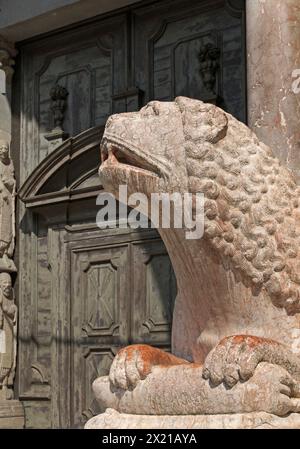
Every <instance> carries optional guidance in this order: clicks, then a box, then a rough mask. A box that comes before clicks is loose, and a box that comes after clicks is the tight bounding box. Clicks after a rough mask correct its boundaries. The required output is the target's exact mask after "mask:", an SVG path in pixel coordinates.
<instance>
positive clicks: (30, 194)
mask: <svg viewBox="0 0 300 449" xmlns="http://www.w3.org/2000/svg"><path fill="white" fill-rule="evenodd" d="M102 134H103V127H94V128H91V129H88V130H87V131H84V132H82V133H80V134H78V135H77V136H75V137H71V138H69V139H67V140H66V141H65V142H63V143H62V144H61V145H60V146H59V147H57V148H56V150H55V151H53V152H52V153H50V154H49V155H48V156H47V157H46V158H45V159H43V161H42V162H41V163H40V164H39V165H38V166H37V167H36V169H35V170H34V171H33V172H32V174H31V175H30V176H29V177H28V178H27V180H26V181H25V183H24V184H23V185H22V186H21V188H20V190H19V192H18V196H19V198H20V199H21V201H23V203H24V204H25V206H26V208H27V209H30V210H33V211H34V212H37V213H41V214H42V215H44V216H47V215H50V214H48V212H47V211H49V208H51V215H52V216H54V215H55V213H54V214H53V208H56V210H58V209H59V207H61V208H62V209H63V210H64V211H65V210H66V204H69V203H71V202H76V201H83V200H90V199H93V200H94V199H95V197H96V196H97V195H98V193H99V191H100V190H101V186H100V184H99V177H98V174H97V171H98V166H99V164H100V150H99V145H100V141H101V137H102ZM94 202H95V201H94Z"/></svg>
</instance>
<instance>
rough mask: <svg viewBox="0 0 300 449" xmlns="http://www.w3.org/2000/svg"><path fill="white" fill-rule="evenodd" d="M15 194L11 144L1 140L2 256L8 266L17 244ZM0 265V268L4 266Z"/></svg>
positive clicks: (0, 242)
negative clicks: (10, 152) (10, 153)
mask: <svg viewBox="0 0 300 449" xmlns="http://www.w3.org/2000/svg"><path fill="white" fill-rule="evenodd" d="M15 194H16V181H15V177H14V166H13V162H12V160H11V158H10V156H9V144H8V143H7V142H5V141H0V258H1V259H2V263H4V265H5V267H6V268H10V267H11V265H12V262H11V261H10V260H9V259H10V258H11V257H12V255H13V252H14V245H15ZM0 265H1V266H0V269H1V268H3V267H2V264H0ZM12 271H14V270H12Z"/></svg>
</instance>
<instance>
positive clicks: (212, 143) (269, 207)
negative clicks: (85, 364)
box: [94, 97, 300, 416]
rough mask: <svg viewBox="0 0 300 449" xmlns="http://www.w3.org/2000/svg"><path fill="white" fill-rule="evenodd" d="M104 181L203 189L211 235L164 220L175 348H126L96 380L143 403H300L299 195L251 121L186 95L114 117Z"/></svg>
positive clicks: (114, 188)
mask: <svg viewBox="0 0 300 449" xmlns="http://www.w3.org/2000/svg"><path fill="white" fill-rule="evenodd" d="M101 157H102V164H101V167H100V170H99V173H100V177H101V181H102V183H103V185H104V187H105V189H106V190H107V191H109V192H111V193H112V194H114V195H115V196H118V187H119V185H124V184H126V185H127V187H128V193H129V194H131V193H134V192H142V193H144V194H146V195H147V196H148V197H150V194H151V193H152V192H157V193H159V192H167V193H173V192H179V193H181V194H184V192H190V193H194V194H195V193H198V192H199V193H203V194H204V197H205V203H204V213H205V219H204V236H203V238H201V239H198V240H188V239H186V238H185V229H176V228H171V229H159V232H160V235H161V237H162V239H163V241H164V243H165V246H166V248H167V250H168V253H169V255H170V258H171V261H172V264H173V267H174V271H175V274H176V279H177V286H178V295H177V298H176V302H175V308H174V316H173V325H172V354H169V353H166V352H164V351H161V350H160V349H157V348H152V347H150V346H147V345H133V346H129V347H126V348H123V349H121V350H120V351H119V353H118V354H117V356H116V357H115V359H114V361H113V363H112V366H111V369H110V373H109V376H107V377H102V378H99V379H97V380H96V381H95V382H94V391H95V394H96V397H97V399H98V401H99V402H100V404H101V405H102V406H103V407H109V408H112V409H115V410H118V411H119V412H121V413H131V414H141V415H196V414H200V415H201V414H227V413H228V414H230V413H248V412H268V413H271V414H274V415H277V416H285V415H287V414H289V413H291V412H300V399H299V398H300V388H299V385H300V383H299V382H300V356H299V351H300V203H299V198H300V197H299V193H300V190H299V188H298V187H297V185H296V183H295V181H294V179H293V177H292V175H291V173H290V172H289V171H288V170H287V169H286V168H284V167H283V166H282V165H281V164H280V162H279V161H278V159H277V158H276V157H274V155H273V154H272V151H271V150H270V148H268V147H267V146H266V145H265V144H263V143H261V142H259V141H258V139H257V137H256V136H255V134H254V133H253V132H252V131H251V130H250V129H249V128H248V127H247V126H245V125H244V124H242V123H240V122H239V121H238V120H236V119H235V118H234V117H232V116H231V115H230V114H227V113H225V112H224V111H223V110H221V109H219V108H218V107H216V106H214V105H211V104H206V103H203V102H201V101H198V100H194V99H189V98H185V97H178V98H176V99H175V101H174V102H158V101H152V102H150V103H149V104H148V105H146V106H145V107H143V108H142V109H141V110H140V111H139V112H133V113H124V114H117V115H113V116H111V117H110V118H109V120H108V122H107V124H106V128H105V132H104V136H103V140H102V145H101Z"/></svg>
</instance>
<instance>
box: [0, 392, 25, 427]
mask: <svg viewBox="0 0 300 449" xmlns="http://www.w3.org/2000/svg"><path fill="white" fill-rule="evenodd" d="M24 421H25V419H24V408H23V405H22V404H21V402H20V401H16V400H13V399H12V400H9V401H0V429H22V428H23V427H24Z"/></svg>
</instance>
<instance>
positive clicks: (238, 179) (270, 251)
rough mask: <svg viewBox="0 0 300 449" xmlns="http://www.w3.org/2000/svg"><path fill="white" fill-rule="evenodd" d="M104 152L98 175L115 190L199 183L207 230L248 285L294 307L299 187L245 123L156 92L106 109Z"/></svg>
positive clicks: (298, 276) (298, 288)
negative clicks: (125, 106)
mask: <svg viewBox="0 0 300 449" xmlns="http://www.w3.org/2000/svg"><path fill="white" fill-rule="evenodd" d="M101 157H102V164H101V167H100V171H99V173H100V176H101V180H102V183H103V185H104V187H105V188H106V189H107V190H108V191H110V192H111V193H113V194H114V195H116V196H117V193H118V186H119V185H120V184H127V186H128V190H129V193H130V192H137V191H138V192H142V193H146V194H147V195H149V194H150V193H152V192H169V193H172V192H181V193H183V192H187V191H188V192H190V193H197V192H201V193H203V194H204V196H205V233H204V238H205V239H207V240H208V241H209V242H210V244H211V245H212V247H213V248H214V249H215V250H216V251H217V252H218V254H219V256H220V257H221V258H222V259H223V258H225V259H226V261H227V263H229V264H230V267H231V269H232V271H233V272H234V273H235V274H237V275H238V276H239V278H241V279H242V280H243V282H244V283H245V285H247V286H250V287H251V288H252V289H254V290H255V291H261V290H266V292H267V293H268V294H269V296H270V298H271V299H272V301H273V303H274V304H275V305H276V306H277V307H285V308H286V310H287V312H288V313H289V314H295V313H298V312H300V295H299V293H300V255H299V243H300V211H299V188H298V187H297V185H296V183H295V181H294V179H293V177H292V174H291V173H290V172H289V171H288V170H287V169H286V168H285V167H283V166H281V164H280V162H279V160H278V159H277V158H276V157H274V155H273V154H272V151H271V150H270V148H269V147H267V146H266V145H264V144H263V143H261V142H259V141H258V139H257V137H256V136H255V135H254V133H253V132H252V131H251V130H250V129H249V128H248V127H247V126H245V125H244V124H242V123H240V122H239V121H238V120H236V119H235V118H234V117H232V116H231V115H230V114H227V113H225V112H224V111H222V110H221V109H219V108H218V107H216V106H214V105H211V104H206V103H203V102H201V101H199V100H193V99H189V98H185V97H178V98H176V99H175V101H174V102H158V101H152V102H150V103H149V104H148V105H147V106H145V107H143V108H142V109H141V110H140V111H139V112H134V113H125V114H117V115H113V116H111V117H110V118H109V119H108V122H107V124H106V128H105V132H104V136H103V140H102V144H101ZM195 244H196V243H195Z"/></svg>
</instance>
